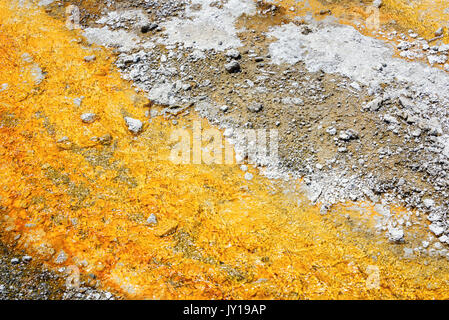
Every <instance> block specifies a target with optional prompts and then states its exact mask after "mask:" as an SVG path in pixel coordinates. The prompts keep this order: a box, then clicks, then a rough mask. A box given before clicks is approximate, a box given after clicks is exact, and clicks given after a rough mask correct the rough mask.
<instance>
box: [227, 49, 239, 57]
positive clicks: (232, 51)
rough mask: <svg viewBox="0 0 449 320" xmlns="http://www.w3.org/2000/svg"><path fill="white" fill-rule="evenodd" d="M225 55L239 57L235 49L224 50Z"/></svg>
mask: <svg viewBox="0 0 449 320" xmlns="http://www.w3.org/2000/svg"><path fill="white" fill-rule="evenodd" d="M226 57H228V58H232V59H239V58H240V52H239V51H238V50H237V49H229V50H228V51H226Z"/></svg>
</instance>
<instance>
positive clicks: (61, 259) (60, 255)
mask: <svg viewBox="0 0 449 320" xmlns="http://www.w3.org/2000/svg"><path fill="white" fill-rule="evenodd" d="M66 261H67V254H66V253H65V252H64V250H61V251H59V253H58V255H57V256H56V259H55V263H57V264H62V263H64V262H66Z"/></svg>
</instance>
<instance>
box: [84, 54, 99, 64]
mask: <svg viewBox="0 0 449 320" xmlns="http://www.w3.org/2000/svg"><path fill="white" fill-rule="evenodd" d="M96 59H97V57H96V56H95V55H91V56H85V57H84V61H85V62H92V61H95V60H96Z"/></svg>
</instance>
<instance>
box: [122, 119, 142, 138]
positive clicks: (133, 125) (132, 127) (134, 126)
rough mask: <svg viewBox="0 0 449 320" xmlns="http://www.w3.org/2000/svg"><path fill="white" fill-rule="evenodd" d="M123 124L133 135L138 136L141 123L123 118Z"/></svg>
mask: <svg viewBox="0 0 449 320" xmlns="http://www.w3.org/2000/svg"><path fill="white" fill-rule="evenodd" d="M125 122H126V125H127V127H128V130H129V131H131V132H132V133H134V134H138V133H139V132H140V131H141V130H142V126H143V124H142V121H140V120H138V119H134V118H131V117H125Z"/></svg>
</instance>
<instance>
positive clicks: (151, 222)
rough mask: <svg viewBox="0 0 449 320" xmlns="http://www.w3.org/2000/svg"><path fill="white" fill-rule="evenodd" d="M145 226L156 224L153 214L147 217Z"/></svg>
mask: <svg viewBox="0 0 449 320" xmlns="http://www.w3.org/2000/svg"><path fill="white" fill-rule="evenodd" d="M147 224H157V218H156V215H155V214H154V213H152V214H150V216H149V217H148V219H147Z"/></svg>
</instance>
